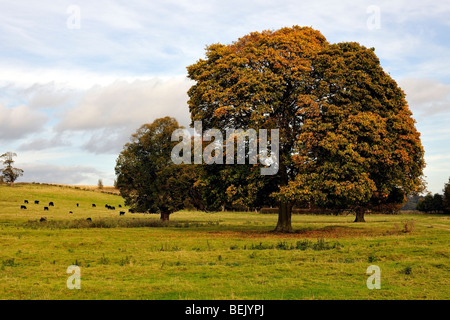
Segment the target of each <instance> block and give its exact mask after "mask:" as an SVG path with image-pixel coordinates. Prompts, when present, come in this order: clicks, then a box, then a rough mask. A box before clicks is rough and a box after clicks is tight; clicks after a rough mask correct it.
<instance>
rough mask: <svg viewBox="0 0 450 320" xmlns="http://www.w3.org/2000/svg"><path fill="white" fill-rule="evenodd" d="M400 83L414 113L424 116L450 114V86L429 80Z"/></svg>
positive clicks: (407, 79)
mask: <svg viewBox="0 0 450 320" xmlns="http://www.w3.org/2000/svg"><path fill="white" fill-rule="evenodd" d="M398 83H399V85H400V87H401V88H402V89H403V90H404V91H405V93H406V100H407V101H408V103H409V105H410V108H411V109H412V110H413V111H414V112H417V113H420V114H421V115H423V116H431V115H435V114H448V113H450V84H445V83H442V82H441V81H438V80H436V79H428V78H404V79H401V80H399V81H398Z"/></svg>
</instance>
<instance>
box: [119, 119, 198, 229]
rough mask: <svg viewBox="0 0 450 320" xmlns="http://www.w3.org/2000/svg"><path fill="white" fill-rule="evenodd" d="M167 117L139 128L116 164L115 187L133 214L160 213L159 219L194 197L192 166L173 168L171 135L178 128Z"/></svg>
mask: <svg viewBox="0 0 450 320" xmlns="http://www.w3.org/2000/svg"><path fill="white" fill-rule="evenodd" d="M180 128H182V127H180V126H179V125H178V122H177V121H176V120H175V119H174V118H171V117H165V118H160V119H156V120H155V121H154V122H153V123H151V124H144V125H142V126H141V127H140V128H139V129H138V130H137V132H136V133H135V134H133V135H132V137H131V141H130V142H129V143H127V144H126V145H125V146H124V149H123V151H122V152H121V153H120V155H119V157H118V159H117V162H116V168H115V171H116V176H117V187H118V188H119V190H120V193H121V195H122V196H123V197H124V199H125V203H126V204H127V205H129V206H130V207H131V208H132V209H134V210H136V211H137V212H150V213H160V214H161V219H162V220H168V219H169V215H170V214H171V213H173V212H175V211H178V210H180V209H182V208H184V207H185V206H186V204H187V203H186V201H189V199H194V198H196V197H198V195H197V193H198V192H197V191H196V189H195V188H196V187H195V181H196V179H197V174H196V172H195V166H194V165H176V164H174V163H173V162H172V160H171V151H172V148H173V147H174V146H175V144H176V142H172V141H171V136H172V133H173V132H174V131H175V130H177V129H180Z"/></svg>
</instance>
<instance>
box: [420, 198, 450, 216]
mask: <svg viewBox="0 0 450 320" xmlns="http://www.w3.org/2000/svg"><path fill="white" fill-rule="evenodd" d="M417 210H419V211H423V212H427V213H428V212H434V213H439V212H442V211H443V210H444V207H443V196H442V195H441V194H439V193H435V194H434V195H432V194H431V193H428V194H427V195H426V196H425V198H424V199H423V200H421V201H419V203H418V204H417Z"/></svg>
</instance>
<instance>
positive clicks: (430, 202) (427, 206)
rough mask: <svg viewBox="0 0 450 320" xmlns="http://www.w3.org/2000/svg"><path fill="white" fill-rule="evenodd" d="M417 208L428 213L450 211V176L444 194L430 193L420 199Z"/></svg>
mask: <svg viewBox="0 0 450 320" xmlns="http://www.w3.org/2000/svg"><path fill="white" fill-rule="evenodd" d="M416 209H417V210H419V211H422V212H427V213H428V212H429V213H442V212H443V213H450V178H449V181H448V182H447V183H446V184H445V186H444V190H443V194H439V193H435V194H434V195H433V194H431V193H428V194H427V195H426V196H425V197H424V198H423V199H420V200H419V201H418V203H417V206H416Z"/></svg>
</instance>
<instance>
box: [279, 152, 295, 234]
mask: <svg viewBox="0 0 450 320" xmlns="http://www.w3.org/2000/svg"><path fill="white" fill-rule="evenodd" d="M279 172H280V184H281V186H286V185H287V184H288V182H289V178H288V175H287V168H286V166H285V165H284V164H283V162H282V161H280V168H279ZM291 215H292V207H291V205H290V203H289V202H288V201H281V202H280V206H279V208H278V222H277V227H276V228H275V232H285V233H290V232H293V230H292V225H291Z"/></svg>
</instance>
